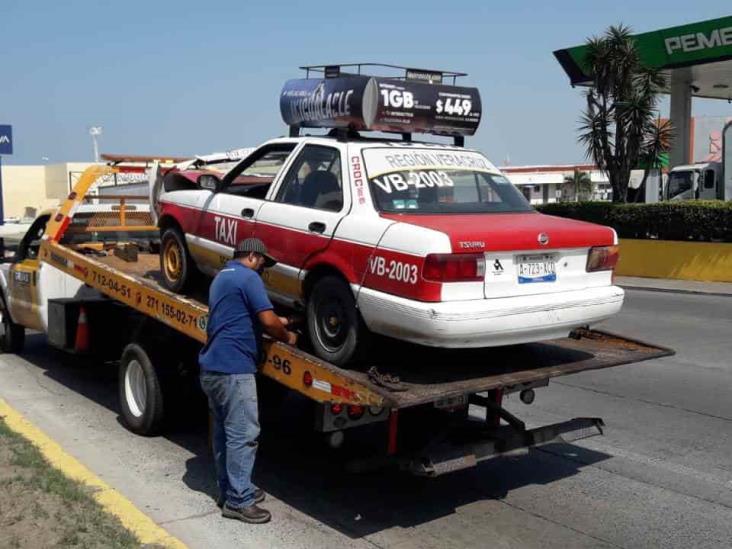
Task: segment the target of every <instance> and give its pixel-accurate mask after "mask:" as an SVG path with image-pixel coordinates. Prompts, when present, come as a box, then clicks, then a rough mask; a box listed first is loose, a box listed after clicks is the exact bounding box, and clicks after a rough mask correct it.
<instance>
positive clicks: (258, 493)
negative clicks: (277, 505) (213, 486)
mask: <svg viewBox="0 0 732 549" xmlns="http://www.w3.org/2000/svg"><path fill="white" fill-rule="evenodd" d="M265 497H266V496H265V494H264V490H262V489H261V488H256V489H255V490H254V503H262V502H263V501H264V498H265ZM224 503H226V496H219V499H217V500H216V506H217V507H218V508H219V509H221V508H223V506H224Z"/></svg>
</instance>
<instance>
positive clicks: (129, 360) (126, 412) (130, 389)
mask: <svg viewBox="0 0 732 549" xmlns="http://www.w3.org/2000/svg"><path fill="white" fill-rule="evenodd" d="M160 381H161V380H160V377H159V376H158V372H157V371H156V369H155V367H154V366H153V364H152V362H151V361H150V357H149V356H148V354H147V353H146V352H145V350H144V349H143V348H142V347H141V346H139V345H138V344H136V343H131V344H129V345H127V347H125V349H124V351H123V352H122V358H121V359H120V363H119V405H120V410H121V411H122V418H123V419H124V422H125V425H127V427H128V428H129V429H130V431H132V432H134V433H137V434H138V435H145V436H152V435H156V434H158V433H159V432H160V431H161V429H162V426H163V420H164V416H165V414H164V406H163V391H162V388H161V385H160Z"/></svg>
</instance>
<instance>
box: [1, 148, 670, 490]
mask: <svg viewBox="0 0 732 549" xmlns="http://www.w3.org/2000/svg"><path fill="white" fill-rule="evenodd" d="M136 160H139V159H138V158H137V157H136ZM151 160H152V159H151ZM156 169H157V167H156ZM126 170H139V167H137V166H132V167H130V166H127V165H125V163H124V160H123V158H122V157H119V158H117V160H116V161H115V162H114V163H112V164H111V165H106V166H102V165H95V166H91V167H89V168H87V170H86V171H85V172H84V173H83V175H82V176H81V178H80V179H79V181H78V183H77V185H76V187H75V188H74V189H73V191H72V192H71V193H70V194H69V195H68V197H67V198H66V200H65V201H64V202H63V203H62V204H61V206H60V207H59V208H58V210H57V211H56V212H54V213H53V214H51V215H49V216H48V217H47V218H46V219H45V220H43V221H41V222H40V223H36V224H34V226H32V227H31V229H30V231H29V234H28V235H26V238H24V240H23V242H21V246H20V247H19V255H18V256H17V257H16V258H14V259H12V260H11V263H9V264H7V265H4V266H3V267H4V268H3V269H2V270H0V275H1V276H0V289H1V290H2V293H1V294H0V310H1V314H2V324H3V335H2V337H1V338H0V345H1V346H2V349H3V351H5V352H20V351H21V350H22V346H23V335H24V333H25V331H26V330H28V329H31V330H41V331H44V332H45V333H46V335H47V338H48V341H49V343H50V344H51V345H53V346H55V347H58V348H60V349H63V350H65V351H67V352H70V353H78V354H84V355H92V356H93V357H94V358H95V360H97V361H98V363H99V364H100V367H102V366H101V364H108V363H109V362H108V361H109V359H114V360H115V362H117V363H118V368H119V378H118V379H119V408H120V411H121V414H122V417H123V419H124V423H125V425H126V426H127V427H128V428H129V429H130V430H132V431H133V432H135V433H138V434H140V435H154V434H157V433H160V432H161V430H162V429H163V428H164V426H165V424H166V423H165V422H166V416H167V415H169V414H171V413H173V410H174V407H173V405H174V403H175V402H176V401H180V400H185V399H188V398H191V396H190V395H191V393H190V390H192V389H191V387H193V386H194V384H193V383H191V381H193V380H195V373H196V367H197V366H196V363H197V353H198V350H199V349H200V347H201V345H202V344H203V343H204V342H205V340H206V322H207V315H208V309H207V306H206V297H205V295H203V294H196V295H180V294H175V293H172V292H170V291H168V290H166V289H165V288H164V286H163V285H162V283H161V276H162V275H161V273H160V268H159V256H158V253H157V252H158V250H157V248H156V247H157V246H158V245H159V243H156V242H155V241H154V239H152V240H148V235H149V234H150V232H151V230H153V229H155V226H154V225H150V220H149V218H148V216H147V215H146V213H145V212H146V210H144V209H142V208H140V207H139V205H138V206H134V204H135V203H138V204H139V203H140V202H141V201H142V200H144V198H145V197H142V196H114V197H100V196H98V195H94V194H92V193H91V192H90V191H91V190H92V189H93V188H94V186H95V184H96V183H97V182H98V181H99V180H100V179H101V178H103V177H105V176H109V175H111V174H115V173H123V172H125V171H126ZM110 200H113V201H116V203H115V204H113V205H111V206H109V205H107V206H106V207H101V206H99V209H100V210H101V211H100V212H99V213H98V214H97V215H94V214H89V210H90V209H92V210H93V209H94V204H99V203H101V202H104V201H110ZM135 208H136V209H135ZM79 218H82V221H81V222H80V221H79ZM104 234H114V235H115V238H116V240H109V239H106V240H105V239H103V238H99V235H104ZM84 235H86V236H87V238H85V237H84ZM120 235H121V236H122V237H123V238H121V237H120ZM92 237H94V238H92ZM34 249H35V250H37V255H35V254H34V253H33V252H29V250H34ZM21 298H22V299H21ZM44 301H45V303H44ZM19 303H22V304H23V305H22V306H18V304H19ZM42 308H45V311H46V312H45V314H46V317H47V322H45V323H43V322H39V321H38V320H37V319H38V318H39V316H38V315H39V310H40V309H42ZM385 343H386V344H385V345H384V351H383V352H382V353H381V358H380V359H379V362H378V363H377V364H372V365H371V366H372V367H375V368H376V369H377V370H378V371H380V372H382V373H388V374H389V375H390V376H391V379H392V380H393V379H395V378H396V377H398V378H399V384H400V386H399V387H398V389H399V390H397V391H395V390H393V389H394V387H393V386H392V387H390V388H387V386H385V384H383V383H380V381H379V378H378V377H377V378H375V377H374V376H373V375H372V374H371V373H369V372H368V371H362V370H354V369H344V368H341V367H337V366H335V365H333V364H330V363H327V362H324V361H322V360H320V359H318V358H316V357H314V356H312V355H310V354H308V353H307V352H306V351H304V350H302V349H299V348H296V347H292V346H288V345H285V344H283V343H280V342H276V341H272V340H266V341H265V342H264V353H263V360H262V362H261V367H260V371H259V375H260V377H262V378H267V379H268V380H269V381H271V382H272V383H273V384H274V385H275V386H277V387H279V388H280V389H282V390H283V391H294V392H297V393H299V394H300V395H302V396H303V397H305V399H307V400H308V401H310V402H312V404H313V407H314V409H315V414H314V415H315V417H314V422H313V429H314V431H315V432H319V433H322V434H323V435H324V436H325V438H326V439H327V442H328V443H329V444H330V445H331V446H334V447H337V446H339V445H341V444H342V443H343V441H344V434H345V433H346V432H348V433H349V436H357V435H358V434H359V433H360V432H364V433H365V432H366V431H365V430H361V429H360V427H362V426H365V425H367V424H377V423H379V424H381V425H380V427H379V429H377V430H376V432H377V433H380V435H378V436H383V437H384V439H383V443H381V448H382V451H380V452H379V453H378V454H374V455H364V456H361V457H359V458H358V459H357V460H355V461H353V462H351V464H350V465H351V466H352V467H353V468H354V470H363V469H368V468H373V467H382V466H385V465H389V464H391V465H396V466H399V467H400V468H401V469H403V470H405V471H409V472H411V473H413V474H416V475H422V476H437V475H441V474H445V473H449V472H451V471H456V470H459V469H464V468H468V467H472V466H474V465H476V464H477V463H479V462H481V461H483V460H486V459H490V458H493V457H496V456H499V455H502V454H505V453H507V452H515V451H517V450H520V449H525V448H528V447H532V446H537V445H541V444H545V443H548V442H551V441H554V440H557V439H559V438H561V439H562V440H565V441H567V440H577V439H579V438H584V437H587V436H593V435H598V434H602V430H603V425H604V424H603V421H602V419H601V418H574V419H570V420H568V421H564V422H560V423H556V424H552V425H546V426H542V427H537V428H532V429H529V428H527V427H526V425H525V424H524V422H522V421H521V420H520V419H519V418H518V417H516V416H515V415H514V414H512V413H510V412H509V411H508V410H506V408H505V407H504V406H503V399H504V398H505V396H506V395H509V394H511V393H518V394H520V398H521V400H522V401H523V402H525V403H531V402H532V401H533V399H534V397H535V389H537V388H539V387H544V386H546V385H548V383H549V381H550V380H551V379H553V378H556V377H559V376H565V375H570V374H574V373H578V372H582V371H587V370H594V369H600V368H608V367H612V366H619V365H623V364H635V363H640V362H641V361H645V360H649V359H653V358H658V357H662V356H668V355H671V354H673V351H672V350H670V349H667V348H664V347H659V346H657V345H651V344H648V343H644V342H641V341H637V340H634V339H630V338H626V337H622V336H619V335H614V334H611V333H607V332H603V331H599V330H578V331H576V332H575V333H573V334H572V337H569V338H564V339H558V340H551V341H544V342H541V343H534V344H526V345H517V346H509V347H504V348H491V349H477V350H476V349H473V350H468V351H465V352H462V351H456V350H445V351H435V350H434V349H430V350H426V349H422V348H419V347H418V346H414V345H410V344H406V343H403V342H397V341H387V342H385ZM370 370H371V372H373V370H372V369H370ZM193 390H195V388H194V389H193ZM265 404H266V403H265ZM469 406H470V407H471V413H470V414H469V413H468V409H469ZM476 410H477V411H478V415H479V418H476ZM369 432H371V433H372V434H373V429H372V430H371V431H369Z"/></svg>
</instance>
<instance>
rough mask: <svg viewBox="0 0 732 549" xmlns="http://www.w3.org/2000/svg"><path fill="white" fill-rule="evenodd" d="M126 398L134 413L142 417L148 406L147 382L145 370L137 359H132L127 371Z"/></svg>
mask: <svg viewBox="0 0 732 549" xmlns="http://www.w3.org/2000/svg"><path fill="white" fill-rule="evenodd" d="M125 399H126V401H127V407H128V408H129V410H130V412H131V413H132V415H133V416H135V417H142V415H143V414H144V413H145V407H146V406H147V384H146V383H145V372H144V371H143V369H142V366H141V365H140V363H139V362H138V361H137V360H132V361H130V363H129V364H128V365H127V370H126V371H125Z"/></svg>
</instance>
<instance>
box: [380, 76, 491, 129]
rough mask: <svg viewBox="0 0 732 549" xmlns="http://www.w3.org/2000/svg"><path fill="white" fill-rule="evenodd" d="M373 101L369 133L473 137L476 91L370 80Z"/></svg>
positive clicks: (477, 108)
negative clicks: (371, 82)
mask: <svg viewBox="0 0 732 549" xmlns="http://www.w3.org/2000/svg"><path fill="white" fill-rule="evenodd" d="M373 80H374V82H375V84H376V86H375V90H374V91H375V92H376V94H377V97H376V98H374V97H373V96H371V97H369V99H371V100H374V99H375V100H376V108H375V109H374V110H373V111H372V110H371V109H368V111H370V112H373V118H372V119H370V120H368V121H367V124H368V127H369V129H371V130H377V131H382V132H397V133H412V132H414V133H432V134H437V135H448V136H455V135H473V134H474V133H475V131H476V130H477V129H478V125H479V124H480V117H481V110H482V108H481V103H480V94H479V93H478V90H477V88H467V87H463V86H442V85H434V84H428V83H423V82H411V81H408V80H399V79H391V78H374V79H373Z"/></svg>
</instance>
